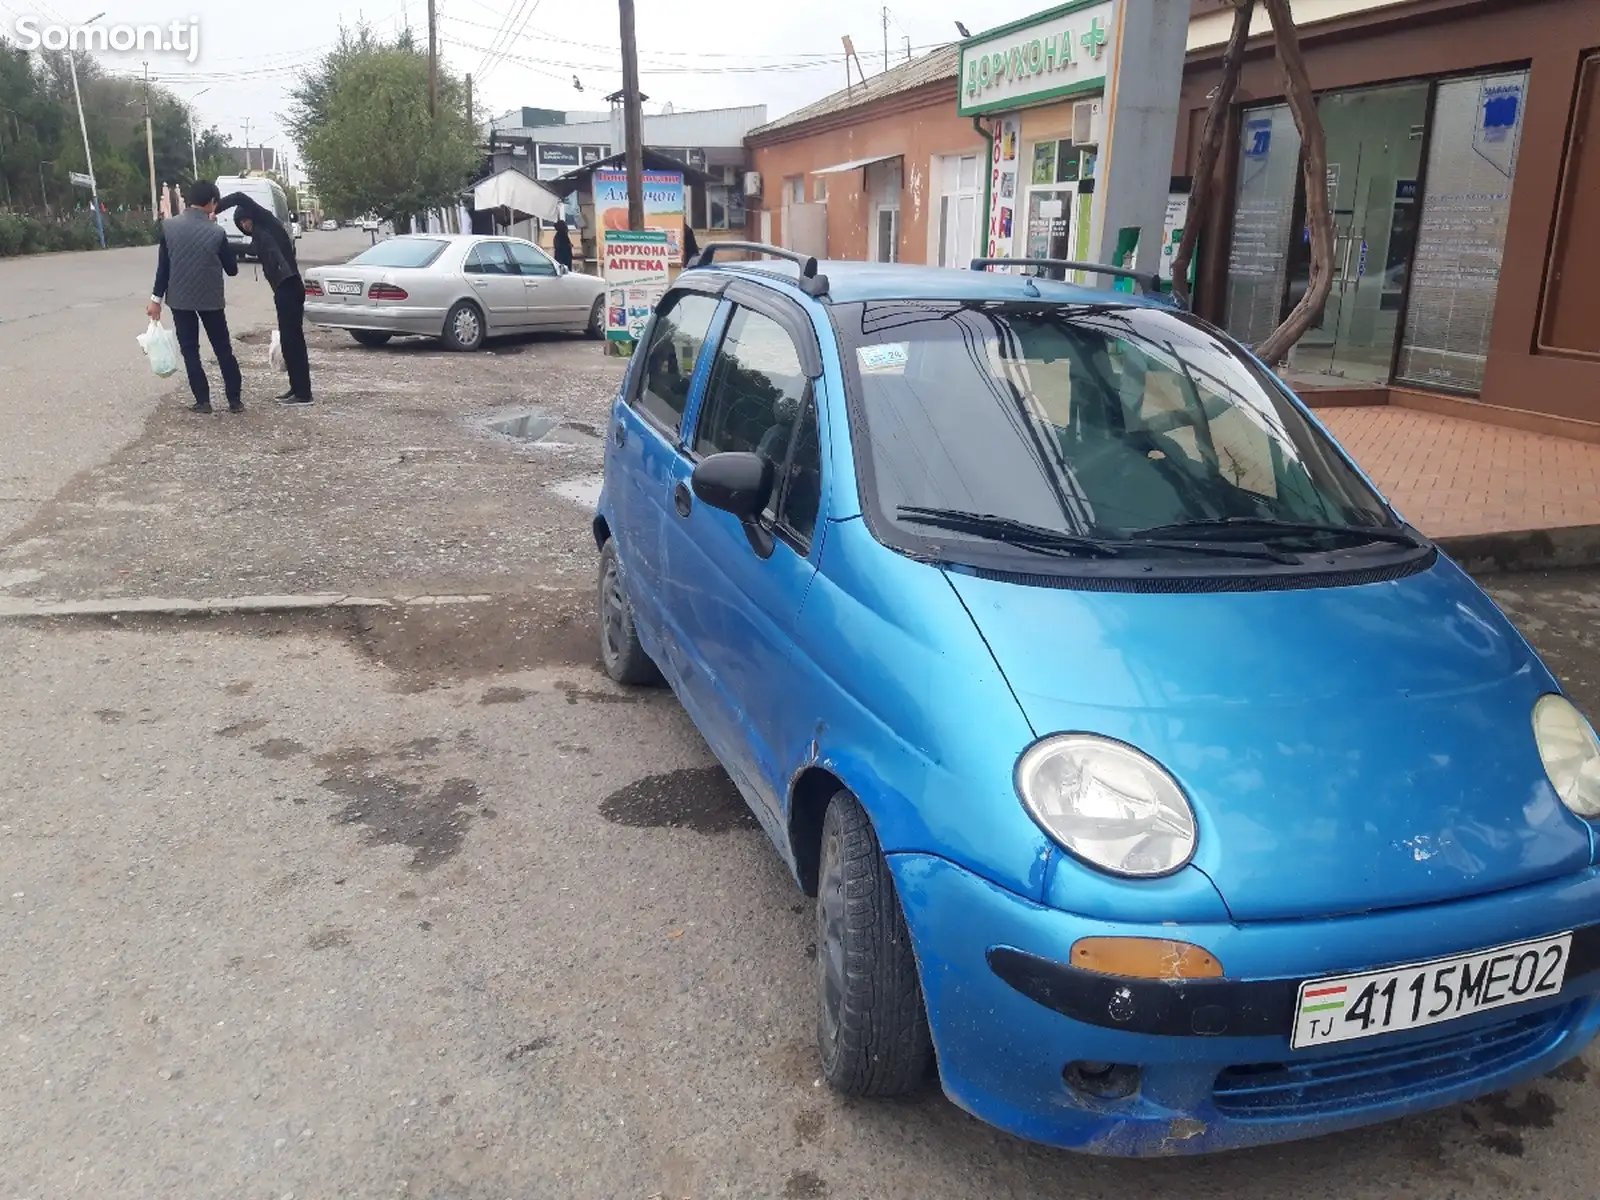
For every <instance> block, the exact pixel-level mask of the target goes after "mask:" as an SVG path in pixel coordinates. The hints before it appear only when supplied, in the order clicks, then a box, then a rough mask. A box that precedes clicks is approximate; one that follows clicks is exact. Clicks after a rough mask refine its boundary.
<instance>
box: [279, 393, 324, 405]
mask: <svg viewBox="0 0 1600 1200" xmlns="http://www.w3.org/2000/svg"><path fill="white" fill-rule="evenodd" d="M278 403H279V404H314V403H315V401H314V400H312V399H311V397H310V396H296V395H295V394H294V393H293V392H289V393H288V394H287V395H283V396H279V397H278Z"/></svg>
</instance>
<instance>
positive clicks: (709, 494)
mask: <svg viewBox="0 0 1600 1200" xmlns="http://www.w3.org/2000/svg"><path fill="white" fill-rule="evenodd" d="M772 478H773V470H772V462H771V460H770V459H765V458H762V457H761V455H759V454H751V453H750V452H748V451H744V450H725V451H723V452H722V453H721V454H713V455H710V456H709V457H707V458H703V459H701V460H700V464H699V465H698V466H696V467H695V469H694V475H693V476H691V477H690V479H689V485H690V486H691V487H692V488H693V489H694V494H695V497H696V498H697V499H698V500H699V501H700V503H702V504H709V505H710V506H711V507H712V508H720V509H721V510H722V511H723V512H726V513H732V514H733V515H734V516H736V517H738V518H739V520H741V521H754V520H755V519H756V518H757V517H759V516H760V515H761V510H762V509H764V508H766V506H767V501H768V500H769V499H770V498H771V497H772Z"/></svg>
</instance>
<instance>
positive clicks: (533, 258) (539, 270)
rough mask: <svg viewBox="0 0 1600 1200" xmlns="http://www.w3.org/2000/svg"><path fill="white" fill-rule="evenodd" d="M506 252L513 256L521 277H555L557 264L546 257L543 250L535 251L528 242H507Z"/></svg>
mask: <svg viewBox="0 0 1600 1200" xmlns="http://www.w3.org/2000/svg"><path fill="white" fill-rule="evenodd" d="M505 245H506V251H507V252H508V253H509V254H510V255H511V261H512V263H514V264H515V269H516V272H517V273H518V274H519V275H554V274H555V273H556V264H555V263H553V262H551V261H550V260H549V259H548V258H546V257H545V255H544V252H543V251H542V250H538V249H535V248H534V247H532V246H530V245H528V244H527V243H526V242H507V243H506V244H505Z"/></svg>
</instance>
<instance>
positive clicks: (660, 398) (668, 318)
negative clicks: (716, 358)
mask: <svg viewBox="0 0 1600 1200" xmlns="http://www.w3.org/2000/svg"><path fill="white" fill-rule="evenodd" d="M717 303H718V302H717V298H716V297H715V296H705V295H701V294H700V293H698V292H679V293H678V294H677V295H676V296H668V297H667V298H666V299H665V300H664V301H662V303H661V306H660V307H659V308H658V309H657V310H656V319H655V323H654V324H653V325H652V326H651V333H650V347H649V349H648V350H646V351H645V361H644V371H643V373H642V380H641V385H640V388H639V394H638V396H637V397H636V398H635V400H634V405H635V407H637V408H638V409H640V411H642V412H645V413H648V414H649V415H650V416H651V417H652V418H653V419H654V420H655V421H657V422H658V423H659V424H661V425H662V426H663V427H665V428H666V430H667V431H668V433H670V434H673V435H676V434H677V433H678V430H679V429H680V428H681V427H682V425H683V410H684V409H685V408H686V407H688V404H689V386H690V384H691V383H693V382H694V365H695V363H696V362H697V361H698V360H699V358H700V352H701V350H702V349H704V347H705V344H706V334H707V333H708V332H709V331H710V329H711V318H712V317H714V316H715V315H716V312H717Z"/></svg>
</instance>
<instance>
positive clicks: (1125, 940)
mask: <svg viewBox="0 0 1600 1200" xmlns="http://www.w3.org/2000/svg"><path fill="white" fill-rule="evenodd" d="M1072 965H1073V966H1075V967H1077V968H1078V969H1079V970H1081V971H1093V972H1095V973H1096V974H1099V975H1122V976H1126V977H1128V978H1131V979H1220V978H1222V964H1221V963H1220V962H1218V961H1217V960H1216V958H1215V957H1213V956H1212V955H1211V954H1209V953H1207V952H1206V951H1204V950H1202V949H1200V947H1199V946H1191V945H1190V944H1189V943H1188V942H1169V941H1167V940H1166V939H1165V938H1129V937H1089V938H1079V939H1078V940H1077V941H1076V942H1073V943H1072Z"/></svg>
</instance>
